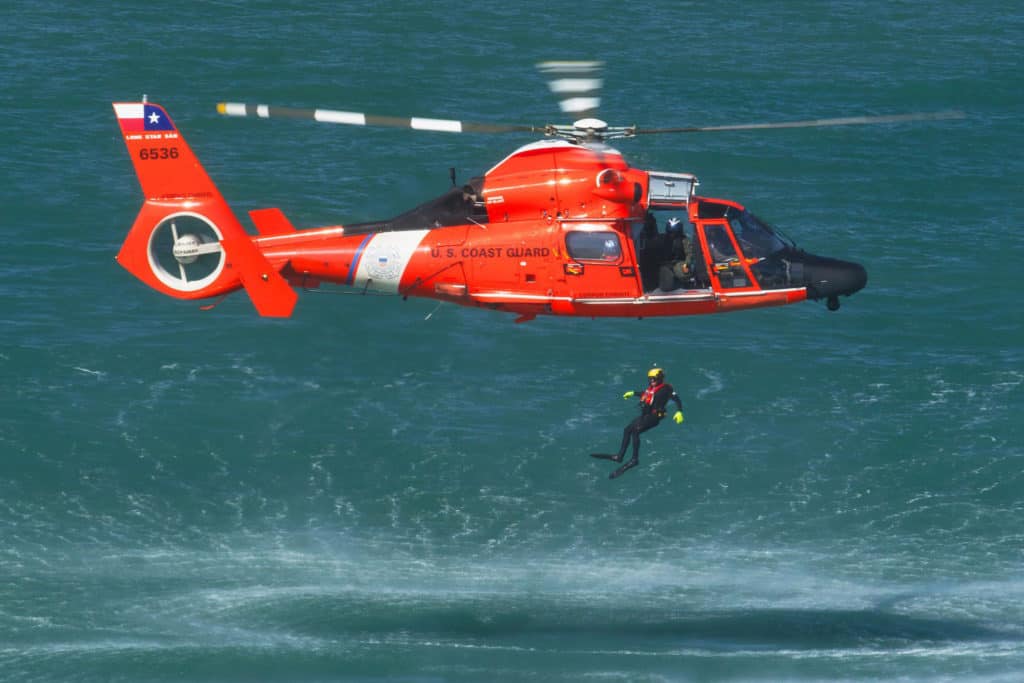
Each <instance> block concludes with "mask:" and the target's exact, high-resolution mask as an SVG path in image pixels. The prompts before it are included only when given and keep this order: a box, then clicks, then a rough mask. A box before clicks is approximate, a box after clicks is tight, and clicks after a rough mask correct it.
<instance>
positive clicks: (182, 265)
mask: <svg viewBox="0 0 1024 683" xmlns="http://www.w3.org/2000/svg"><path fill="white" fill-rule="evenodd" d="M220 240H221V234H220V232H219V231H218V230H217V228H216V227H215V226H214V225H213V224H212V223H210V222H209V221H208V220H207V219H206V218H204V217H202V216H200V215H199V214H193V213H178V214H175V215H172V216H168V217H167V218H164V219H163V220H162V221H160V223H158V224H157V225H156V227H154V228H153V232H151V233H150V236H149V250H148V256H149V265H150V268H151V269H152V271H153V274H154V275H156V277H157V278H158V279H159V280H160V281H161V282H162V283H164V284H165V285H167V286H168V287H170V288H171V289H174V290H176V291H179V292H195V291H198V290H201V289H203V288H204V287H206V286H207V285H209V284H210V283H212V282H213V281H215V280H216V279H217V276H218V275H220V272H221V270H222V269H223V268H224V248H223V247H222V246H221V243H220Z"/></svg>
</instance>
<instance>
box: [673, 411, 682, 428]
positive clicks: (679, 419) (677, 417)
mask: <svg viewBox="0 0 1024 683" xmlns="http://www.w3.org/2000/svg"><path fill="white" fill-rule="evenodd" d="M672 420H673V421H674V422H675V423H676V424H677V425H681V424H683V411H681V410H677V411H676V414H675V415H673V416H672Z"/></svg>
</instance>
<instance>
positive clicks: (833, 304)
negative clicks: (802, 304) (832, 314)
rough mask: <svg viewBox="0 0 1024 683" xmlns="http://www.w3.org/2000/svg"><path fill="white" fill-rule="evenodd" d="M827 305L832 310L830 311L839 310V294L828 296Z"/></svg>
mask: <svg viewBox="0 0 1024 683" xmlns="http://www.w3.org/2000/svg"><path fill="white" fill-rule="evenodd" d="M825 307H826V308H828V310H830V311H838V310H839V297H837V296H830V297H829V298H828V301H826V302H825Z"/></svg>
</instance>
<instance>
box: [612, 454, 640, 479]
mask: <svg viewBox="0 0 1024 683" xmlns="http://www.w3.org/2000/svg"><path fill="white" fill-rule="evenodd" d="M639 464H640V461H639V460H638V459H636V458H633V459H632V460H630V461H629V462H627V463H626V464H625V465H623V466H622V467H620V468H619V469H617V470H615V471H614V472H612V473H611V474H609V475H608V478H609V479H615V478H617V477H621V476H622V475H623V474H624V473H625V472H626V470H628V469H631V468H633V467H636V466H637V465H639Z"/></svg>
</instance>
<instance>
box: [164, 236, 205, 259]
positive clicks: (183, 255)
mask: <svg viewBox="0 0 1024 683" xmlns="http://www.w3.org/2000/svg"><path fill="white" fill-rule="evenodd" d="M201 244H202V242H201V241H200V240H199V238H198V237H196V236H195V235H193V234H185V235H182V236H181V237H179V238H178V239H177V240H175V242H174V247H172V248H171V253H172V254H174V258H175V259H176V260H177V261H178V263H182V264H185V265H188V264H190V263H195V262H196V259H198V258H199V246H200V245H201Z"/></svg>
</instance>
